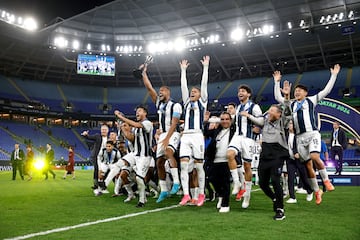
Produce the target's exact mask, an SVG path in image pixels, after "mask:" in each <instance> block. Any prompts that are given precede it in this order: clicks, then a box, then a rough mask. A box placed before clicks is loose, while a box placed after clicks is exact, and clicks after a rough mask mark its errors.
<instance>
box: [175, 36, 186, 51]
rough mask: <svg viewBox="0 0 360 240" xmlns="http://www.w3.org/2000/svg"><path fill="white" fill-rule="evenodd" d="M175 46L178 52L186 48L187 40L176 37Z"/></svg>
mask: <svg viewBox="0 0 360 240" xmlns="http://www.w3.org/2000/svg"><path fill="white" fill-rule="evenodd" d="M174 48H175V51H177V52H181V51H182V50H184V48H185V40H184V39H182V38H178V39H176V40H175V43H174Z"/></svg>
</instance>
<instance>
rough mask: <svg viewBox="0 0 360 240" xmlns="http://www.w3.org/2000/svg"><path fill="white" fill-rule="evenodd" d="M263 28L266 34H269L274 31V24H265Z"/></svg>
mask: <svg viewBox="0 0 360 240" xmlns="http://www.w3.org/2000/svg"><path fill="white" fill-rule="evenodd" d="M261 30H262V32H263V33H264V34H269V33H271V32H273V31H274V26H273V25H264V26H263V27H262V29H261Z"/></svg>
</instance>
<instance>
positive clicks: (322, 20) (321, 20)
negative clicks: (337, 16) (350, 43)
mask: <svg viewBox="0 0 360 240" xmlns="http://www.w3.org/2000/svg"><path fill="white" fill-rule="evenodd" d="M324 21H325V17H324V16H321V18H320V23H321V24H323V23H324Z"/></svg>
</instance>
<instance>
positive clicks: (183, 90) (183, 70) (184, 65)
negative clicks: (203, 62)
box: [180, 60, 190, 104]
mask: <svg viewBox="0 0 360 240" xmlns="http://www.w3.org/2000/svg"><path fill="white" fill-rule="evenodd" d="M189 65H190V63H188V61H187V60H181V62H180V68H181V95H182V100H183V104H185V103H186V101H187V100H188V99H189V89H188V86H187V79H186V69H187V68H188V66H189Z"/></svg>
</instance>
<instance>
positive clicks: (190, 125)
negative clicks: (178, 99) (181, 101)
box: [184, 99, 207, 132]
mask: <svg viewBox="0 0 360 240" xmlns="http://www.w3.org/2000/svg"><path fill="white" fill-rule="evenodd" d="M206 105H207V101H206V102H202V101H201V99H199V100H198V101H196V102H190V101H189V102H188V103H186V104H185V110H184V112H185V119H184V120H185V122H184V132H199V131H202V130H203V122H204V115H205V111H206Z"/></svg>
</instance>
